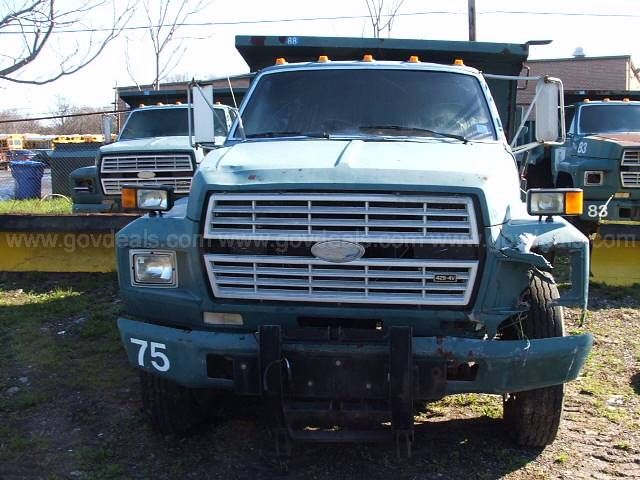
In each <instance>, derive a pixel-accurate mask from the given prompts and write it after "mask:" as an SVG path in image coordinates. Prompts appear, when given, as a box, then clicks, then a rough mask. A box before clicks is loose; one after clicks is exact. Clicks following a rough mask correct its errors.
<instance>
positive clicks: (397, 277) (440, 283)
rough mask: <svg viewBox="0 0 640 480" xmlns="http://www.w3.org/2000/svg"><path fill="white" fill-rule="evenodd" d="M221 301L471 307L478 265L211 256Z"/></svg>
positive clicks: (209, 263) (214, 284) (207, 257)
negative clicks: (346, 262) (254, 300)
mask: <svg viewBox="0 0 640 480" xmlns="http://www.w3.org/2000/svg"><path fill="white" fill-rule="evenodd" d="M205 262H206V266H207V272H208V274H209V280H210V282H211V286H212V289H213V293H214V295H215V296H216V297H218V298H240V299H260V300H285V301H311V302H336V303H378V304H380V303H383V304H411V305H466V304H467V303H468V302H469V299H470V296H471V292H472V286H473V284H474V281H475V277H476V272H477V268H478V262H477V261H454V260H452V261H446V260H430V261H429V260H413V259H411V260H392V259H360V260H356V261H352V262H349V263H348V264H335V263H329V262H325V261H323V260H319V259H317V258H314V257H283V256H275V255H273V256H271V255H256V256H251V255H246V256H245V255H228V254H206V255H205Z"/></svg>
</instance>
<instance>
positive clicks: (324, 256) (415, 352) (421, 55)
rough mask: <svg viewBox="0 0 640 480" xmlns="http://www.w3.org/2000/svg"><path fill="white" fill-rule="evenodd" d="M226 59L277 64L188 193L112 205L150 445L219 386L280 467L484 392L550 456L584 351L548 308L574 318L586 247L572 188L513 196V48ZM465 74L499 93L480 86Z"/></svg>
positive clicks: (344, 45) (285, 46) (408, 436)
mask: <svg viewBox="0 0 640 480" xmlns="http://www.w3.org/2000/svg"><path fill="white" fill-rule="evenodd" d="M285 38H287V39H289V41H284V39H285ZM240 40H241V41H243V39H242V38H241V39H240ZM242 48H243V49H245V52H250V53H252V54H255V55H257V54H259V53H260V51H261V49H264V51H266V52H267V53H266V56H271V55H272V54H273V53H276V54H277V55H278V58H277V59H273V60H275V64H274V65H272V66H269V67H266V68H263V69H261V71H260V72H259V73H258V74H257V75H256V77H255V79H254V81H253V84H252V86H251V88H250V90H249V92H248V93H247V95H246V96H245V97H244V100H243V102H242V105H241V106H240V110H239V117H238V119H237V120H236V122H235V123H234V125H233V126H232V128H231V131H230V135H229V137H228V139H227V142H226V143H225V145H224V147H222V148H219V149H216V150H214V151H212V152H210V153H209V154H208V155H207V156H206V158H205V160H204V161H203V163H202V165H201V167H200V168H199V169H198V172H197V173H196V175H195V176H194V181H193V185H192V189H191V193H190V195H189V197H188V198H183V199H179V200H177V201H176V202H175V204H174V203H173V201H172V198H171V192H170V191H164V190H162V188H161V187H158V188H154V189H148V188H145V187H144V186H140V187H131V188H127V189H126V198H128V199H129V200H128V201H130V202H131V206H132V207H135V206H136V205H137V206H138V208H140V209H142V210H147V211H149V215H147V216H144V217H141V218H139V219H137V220H136V221H134V222H132V223H130V224H129V225H128V226H127V227H125V228H124V229H123V230H121V231H120V232H119V234H118V238H117V245H118V247H117V259H118V270H119V272H120V275H119V281H120V289H121V292H122V298H123V300H124V306H125V308H124V313H123V315H122V316H121V317H120V318H119V319H118V326H119V330H120V334H121V337H122V342H123V345H124V347H125V350H126V354H127V356H128V359H129V361H130V363H131V364H132V365H133V366H134V367H136V368H138V369H139V370H140V372H141V373H140V374H141V382H142V383H141V384H142V392H143V393H142V398H143V404H144V405H145V409H146V411H147V413H148V414H149V418H150V420H151V423H152V425H153V426H154V428H156V429H157V430H158V431H160V432H162V433H180V434H182V433H185V432H187V431H188V430H189V429H190V428H191V427H193V426H194V425H195V424H197V423H198V422H199V421H201V420H202V418H203V416H206V413H207V412H208V411H210V410H211V409H212V408H213V407H212V406H211V403H210V401H212V402H215V401H216V400H215V395H214V399H213V400H211V397H210V396H209V394H211V392H215V391H220V390H227V391H230V392H233V393H235V394H237V395H248V396H259V397H261V398H262V399H263V400H264V402H265V406H266V408H267V418H269V419H270V420H271V421H272V426H273V428H274V431H275V434H276V435H275V438H276V451H277V452H279V455H281V456H284V457H286V452H287V451H289V450H288V448H287V445H288V443H289V442H290V441H291V440H308V441H328V440H329V441H330V440H331V439H334V440H336V441H369V440H372V439H379V438H381V436H382V437H383V438H386V437H385V436H388V437H389V438H393V439H395V441H396V443H397V445H398V451H407V452H409V451H410V445H411V441H412V438H413V414H414V402H417V401H430V400H435V399H439V398H442V397H443V396H445V395H448V394H454V393H464V392H484V393H494V394H502V395H504V418H505V421H506V422H507V425H508V427H507V430H508V431H509V433H510V434H511V435H512V436H513V438H514V439H515V441H516V442H517V443H519V444H521V445H527V446H542V445H546V444H548V443H550V442H551V441H553V439H554V438H555V435H556V432H557V429H558V425H559V421H560V414H561V410H562V396H563V392H564V389H563V388H564V387H563V383H565V382H567V381H570V380H571V379H574V378H576V376H577V375H578V373H579V371H580V369H581V367H582V365H583V363H584V361H585V358H586V355H587V354H588V352H589V349H590V346H591V341H592V340H591V336H590V335H589V334H581V335H571V336H565V333H566V332H565V330H564V326H563V318H562V307H561V306H562V305H577V306H579V307H581V308H583V309H585V308H586V301H587V285H588V284H587V279H588V241H587V239H586V237H584V235H582V234H581V233H580V232H579V231H578V230H577V229H575V228H574V227H573V226H571V225H570V224H568V223H567V222H566V221H565V220H564V219H563V218H562V214H564V213H567V212H568V211H570V210H571V211H573V210H574V209H575V208H576V207H577V206H581V196H580V191H578V190H576V189H567V190H556V189H553V190H544V191H540V190H537V191H532V192H529V195H528V201H527V203H526V204H525V203H524V202H523V200H522V198H521V192H520V181H519V175H518V170H517V167H516V162H515V158H514V154H513V151H512V150H511V148H510V147H509V143H508V141H507V136H508V135H509V133H508V132H512V131H514V130H515V128H513V124H512V122H513V118H514V117H513V115H512V113H513V111H514V110H515V91H516V80H515V79H514V77H513V75H516V76H517V74H518V72H520V70H521V68H522V62H523V61H524V60H525V59H526V53H527V46H526V45H512V44H487V43H481V42H436V41H433V42H432V41H411V40H406V41H405V40H393V39H391V40H389V39H385V40H379V39H330V38H328V39H327V38H325V39H318V38H314V37H266V38H265V37H259V38H257V39H256V38H251V39H249V42H248V44H243V46H242ZM321 49H326V51H327V52H328V53H327V54H326V55H319V56H318V57H316V58H313V59H311V60H306V61H297V62H295V63H294V62H288V61H287V60H286V59H285V58H284V57H286V56H287V55H289V58H290V59H297V58H299V57H304V56H310V55H309V54H310V53H316V52H317V51H318V50H321ZM241 51H242V49H241ZM376 55H377V56H378V58H376ZM249 57H250V56H249ZM354 57H355V58H354ZM245 58H246V57H245ZM380 58H384V60H382V59H380ZM429 58H431V59H435V58H437V59H439V60H440V63H434V62H427V61H424V62H423V61H422V60H421V59H429ZM467 63H471V64H474V63H475V64H476V65H478V66H480V67H486V68H487V69H491V68H493V69H495V70H499V69H500V68H502V72H500V73H505V74H511V76H510V75H506V76H505V77H504V78H497V77H496V76H495V75H494V76H492V77H490V78H489V79H488V80H490V82H491V85H492V86H490V83H489V81H488V80H487V79H485V76H486V75H488V73H482V72H481V71H479V70H478V69H477V68H473V67H471V66H468V65H467ZM489 71H490V70H489ZM501 82H502V83H501ZM540 82H541V83H540V90H541V92H547V93H541V94H540V95H541V96H543V95H548V96H547V97H546V99H545V100H546V101H545V102H543V108H541V109H539V110H538V112H537V115H538V119H539V120H538V123H539V124H540V127H539V128H541V130H540V131H539V132H537V133H538V134H539V135H538V137H539V140H540V141H546V140H549V141H550V140H555V139H556V135H557V132H554V131H553V127H557V125H558V121H559V117H558V112H559V109H558V104H557V102H558V95H559V90H558V87H557V84H555V86H554V85H552V84H550V83H549V81H548V79H540ZM194 95H195V93H194ZM494 98H497V99H500V103H499V105H500V107H498V105H497V104H496V102H495V101H494ZM554 102H556V103H554ZM194 105H196V104H195V103H194ZM205 107H206V105H205ZM545 108H546V110H545ZM201 115H202V117H203V118H205V119H206V118H208V116H209V115H210V112H208V111H207V110H206V108H205V109H204V111H201V110H199V109H198V107H196V108H195V111H194V121H195V122H196V124H197V123H198V122H199V119H200V118H201ZM544 119H546V120H544ZM543 126H544V128H542V127H543ZM545 131H546V132H547V133H546V134H544V135H543V134H542V133H540V132H545ZM211 136H212V133H211V132H210V133H209V135H208V136H207V135H204V136H203V138H201V139H196V141H202V142H206V141H207V140H208V139H210V138H211ZM123 198H125V195H124V191H123ZM147 238H153V239H154V242H153V243H150V242H149V241H147ZM555 255H565V256H566V257H567V258H568V261H569V265H570V275H569V277H570V278H569V279H568V281H569V283H570V284H571V288H569V289H567V290H564V291H563V292H562V293H560V292H559V291H558V288H557V286H556V285H555V282H554V280H553V273H552V272H553V265H552V263H551V259H552V258H553V257H554V256H555ZM336 426H338V427H336ZM285 460H286V459H285Z"/></svg>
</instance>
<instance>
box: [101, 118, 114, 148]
mask: <svg viewBox="0 0 640 480" xmlns="http://www.w3.org/2000/svg"><path fill="white" fill-rule="evenodd" d="M112 133H113V117H112V116H111V115H103V116H102V136H103V137H104V140H103V142H104V144H105V145H106V144H107V143H111V134H112Z"/></svg>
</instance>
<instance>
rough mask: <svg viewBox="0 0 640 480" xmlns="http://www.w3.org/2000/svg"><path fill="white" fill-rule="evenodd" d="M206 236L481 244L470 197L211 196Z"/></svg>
mask: <svg viewBox="0 0 640 480" xmlns="http://www.w3.org/2000/svg"><path fill="white" fill-rule="evenodd" d="M204 235H205V238H254V239H255V238H261V239H271V240H286V241H321V240H328V239H333V238H339V239H342V240H349V241H355V242H371V241H376V242H382V241H385V242H398V243H430V244H441V243H446V244H456V245H477V244H478V230H477V224H476V219H475V213H474V209H473V203H472V201H471V199H470V198H469V197H456V196H435V195H434V196H424V195H423V196H420V195H395V194H359V193H351V194H331V193H326V194H298V193H296V194H293V193H283V194H266V193H265V194H262V193H255V194H238V193H216V194H213V195H211V198H210V199H209V205H208V208H207V216H206V227H205V233H204Z"/></svg>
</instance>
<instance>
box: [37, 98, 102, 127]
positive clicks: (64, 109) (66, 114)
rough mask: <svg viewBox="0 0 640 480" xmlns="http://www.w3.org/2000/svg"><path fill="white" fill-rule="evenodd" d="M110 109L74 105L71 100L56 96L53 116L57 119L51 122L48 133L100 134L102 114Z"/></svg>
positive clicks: (52, 110) (52, 111)
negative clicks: (85, 114) (77, 115)
mask: <svg viewBox="0 0 640 480" xmlns="http://www.w3.org/2000/svg"><path fill="white" fill-rule="evenodd" d="M108 109H109V107H105V108H93V107H82V106H77V105H73V104H72V103H71V102H70V100H69V99H68V98H66V97H63V96H60V95H58V96H56V98H55V104H54V106H53V108H52V109H51V114H52V115H56V116H57V118H54V119H53V120H51V122H50V124H49V126H48V128H47V132H48V133H54V134H56V135H73V134H76V133H79V134H89V133H91V134H98V133H100V132H101V131H102V127H101V122H102V121H101V117H102V115H101V113H102V112H104V111H107V110H108ZM92 112H100V113H97V114H96V115H87V116H81V117H74V116H72V115H75V114H78V113H92Z"/></svg>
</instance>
